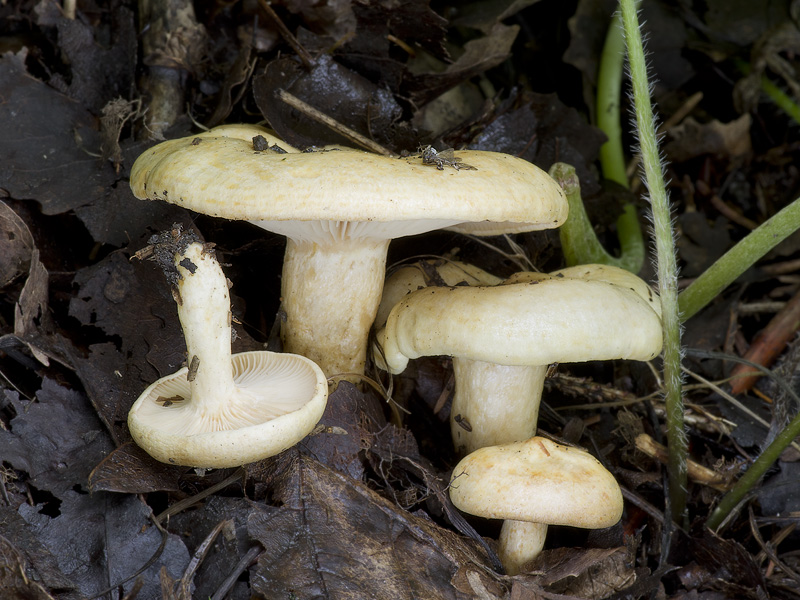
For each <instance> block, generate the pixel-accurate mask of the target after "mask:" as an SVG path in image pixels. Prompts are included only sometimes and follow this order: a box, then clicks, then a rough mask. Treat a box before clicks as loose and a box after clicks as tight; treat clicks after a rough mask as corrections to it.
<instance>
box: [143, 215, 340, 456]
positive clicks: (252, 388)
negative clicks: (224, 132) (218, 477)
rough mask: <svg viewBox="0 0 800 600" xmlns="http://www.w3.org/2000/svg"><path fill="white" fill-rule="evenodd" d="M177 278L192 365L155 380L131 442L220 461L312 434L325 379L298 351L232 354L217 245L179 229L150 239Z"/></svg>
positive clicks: (159, 452)
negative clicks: (202, 241) (205, 242)
mask: <svg viewBox="0 0 800 600" xmlns="http://www.w3.org/2000/svg"><path fill="white" fill-rule="evenodd" d="M151 244H154V251H155V253H156V257H157V259H158V260H159V262H160V263H161V266H162V267H164V268H166V269H167V272H168V277H169V279H170V280H171V282H172V283H173V284H174V285H175V288H174V292H173V294H174V296H175V300H176V302H177V305H178V317H179V318H180V322H181V326H182V327H183V334H184V337H185V339H186V349H187V359H188V366H187V367H184V368H182V369H180V370H179V371H177V372H175V373H173V374H172V375H168V376H166V377H163V378H161V379H159V380H158V381H156V382H155V383H153V384H152V385H150V386H149V387H148V388H147V389H146V390H145V391H144V392H142V394H141V395H140V396H139V398H138V400H136V402H135V403H134V405H133V407H132V408H131V410H130V413H129V414H128V427H129V429H130V432H131V435H132V436H133V439H134V441H135V442H136V443H137V444H138V445H139V446H140V447H142V448H143V449H144V450H145V451H146V452H147V453H148V454H150V455H151V456H152V457H153V458H155V459H156V460H159V461H161V462H165V463H169V464H176V465H184V466H192V467H202V468H211V467H215V468H222V467H232V466H238V465H242V464H245V463H250V462H254V461H257V460H261V459H263V458H267V457H269V456H273V455H275V454H278V453H279V452H281V451H283V450H285V449H286V448H289V447H290V446H293V445H294V444H296V443H297V442H299V441H300V440H301V439H303V438H304V437H305V436H306V435H308V434H309V433H310V432H311V430H312V429H313V428H314V426H315V425H316V424H317V422H318V421H319V419H320V418H321V417H322V413H323V411H324V410H325V405H326V402H327V397H328V384H327V380H326V378H325V375H324V374H323V373H322V370H321V369H320V368H319V367H318V366H317V365H316V364H314V362H313V361H311V360H309V359H308V358H305V357H303V356H298V355H294V354H277V353H273V352H242V353H239V354H235V355H233V356H231V335H232V330H231V312H230V298H229V294H228V282H227V279H226V278H225V275H224V273H223V272H222V269H221V267H220V266H219V263H218V262H217V260H216V258H215V257H214V253H213V251H212V250H210V249H209V248H207V247H206V246H204V245H203V244H201V243H199V242H198V241H196V236H193V235H190V234H187V233H181V231H180V228H173V230H172V231H171V232H167V233H166V234H163V235H162V236H160V237H158V238H156V239H152V240H151Z"/></svg>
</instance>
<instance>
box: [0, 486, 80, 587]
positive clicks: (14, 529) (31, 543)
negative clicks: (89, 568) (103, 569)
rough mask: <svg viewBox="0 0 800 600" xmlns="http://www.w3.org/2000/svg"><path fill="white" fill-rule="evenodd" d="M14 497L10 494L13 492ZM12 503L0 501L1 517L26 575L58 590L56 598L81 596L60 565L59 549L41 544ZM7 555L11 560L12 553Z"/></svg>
mask: <svg viewBox="0 0 800 600" xmlns="http://www.w3.org/2000/svg"><path fill="white" fill-rule="evenodd" d="M12 498H13V496H12ZM16 504H17V503H16V502H15V503H14V505H13V506H6V505H5V504H0V520H2V523H3V528H2V532H3V536H4V537H5V538H6V540H7V541H8V542H11V540H13V544H14V550H16V551H18V552H19V553H20V554H21V555H22V558H23V559H24V561H25V571H24V572H25V575H26V577H28V578H29V579H30V580H33V581H36V582H38V583H41V584H42V585H43V586H45V587H46V588H47V589H49V590H58V591H59V600H62V599H63V600H81V599H80V596H79V595H78V593H77V591H76V589H75V585H74V583H73V582H72V581H71V580H70V579H69V578H68V577H66V576H65V575H64V573H62V572H61V569H60V568H59V562H58V556H59V553H58V552H55V553H51V552H50V550H49V549H48V548H46V547H45V546H44V544H42V542H41V541H39V539H38V538H37V536H36V532H35V531H33V530H32V529H31V528H30V527H29V526H28V524H27V523H26V521H25V519H23V518H22V517H21V516H20V514H19V512H18V511H17V507H16ZM5 556H6V557H7V558H11V560H14V558H15V557H9V555H8V554H6V555H5Z"/></svg>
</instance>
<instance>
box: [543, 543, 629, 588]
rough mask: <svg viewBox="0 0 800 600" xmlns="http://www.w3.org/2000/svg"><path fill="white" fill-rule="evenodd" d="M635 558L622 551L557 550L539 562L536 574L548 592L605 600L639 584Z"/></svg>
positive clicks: (548, 553)
mask: <svg viewBox="0 0 800 600" xmlns="http://www.w3.org/2000/svg"><path fill="white" fill-rule="evenodd" d="M633 563H634V558H633V557H632V556H630V553H629V552H628V550H627V549H626V548H624V547H621V548H608V549H605V548H556V549H554V550H545V551H544V552H542V554H541V555H539V557H538V558H537V559H536V562H535V563H534V566H533V568H532V572H533V573H537V574H540V577H539V578H537V583H539V584H540V585H542V586H543V587H545V586H546V587H547V589H548V590H550V591H553V592H556V593H559V594H567V595H570V596H578V597H580V598H593V599H599V598H606V597H607V596H610V595H611V594H614V593H615V592H618V591H620V590H621V589H624V588H626V587H628V586H630V585H632V584H633V583H634V582H635V581H636V573H635V571H634V569H633Z"/></svg>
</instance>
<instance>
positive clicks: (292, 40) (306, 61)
mask: <svg viewBox="0 0 800 600" xmlns="http://www.w3.org/2000/svg"><path fill="white" fill-rule="evenodd" d="M258 3H259V4H260V5H261V8H263V9H264V12H265V13H267V16H268V17H269V18H270V19H272V22H273V23H275V26H276V27H277V28H278V32H279V33H280V34H281V37H282V38H283V39H284V40H286V43H287V44H289V45H290V46H291V47H292V50H294V51H295V53H296V54H297V56H299V57H300V60H301V61H302V62H303V66H305V68H306V69H310V68H311V67H313V66H314V58H313V57H312V56H311V54H309V53H308V50H306V49H305V48H303V46H302V45H301V44H300V42H298V41H297V38H296V37H294V34H293V33H292V32H291V31H289V28H288V27H286V24H285V23H284V22H283V21H281V18H280V17H279V16H278V15H277V14H276V13H275V11H274V10H272V6H270V3H269V2H267V1H266V0H258Z"/></svg>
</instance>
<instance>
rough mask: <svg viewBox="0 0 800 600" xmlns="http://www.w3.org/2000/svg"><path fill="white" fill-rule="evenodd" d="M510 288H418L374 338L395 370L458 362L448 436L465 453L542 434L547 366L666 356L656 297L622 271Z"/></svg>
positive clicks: (519, 280)
mask: <svg viewBox="0 0 800 600" xmlns="http://www.w3.org/2000/svg"><path fill="white" fill-rule="evenodd" d="M509 281H510V283H508V284H503V285H498V286H493V287H469V286H463V287H430V288H425V289H421V290H417V291H415V292H412V293H410V294H408V295H407V296H405V297H404V298H403V299H402V300H401V301H400V302H399V303H398V304H397V305H396V306H395V307H394V308H393V309H392V311H391V313H390V314H389V317H388V319H387V321H386V325H385V327H384V328H383V329H381V330H380V331H379V332H378V333H377V341H378V344H379V345H380V347H381V348H380V350H376V351H375V359H376V362H378V364H379V366H382V367H384V368H386V369H387V370H389V371H390V372H392V373H400V372H402V371H403V370H404V369H405V367H406V365H407V364H408V360H409V359H411V358H418V357H420V356H433V355H448V356H452V357H453V369H454V374H455V396H454V399H453V407H452V409H451V431H452V435H453V442H454V444H455V446H456V449H457V450H458V451H459V452H462V453H469V452H472V451H474V450H477V449H478V448H482V447H484V446H494V445H497V444H504V443H509V442H518V441H522V440H526V439H528V438H530V437H531V436H533V435H534V434H535V433H536V422H537V419H538V411H539V403H540V401H541V396H542V389H543V387H544V379H545V377H546V374H547V368H548V365H550V364H551V363H556V362H585V361H589V360H601V359H603V360H608V359H629V360H650V359H652V358H655V357H656V356H657V355H658V353H659V352H660V351H661V343H662V332H661V320H660V317H659V314H660V312H659V311H660V304H659V302H658V297H657V296H656V295H655V294H654V293H653V292H652V291H651V290H650V288H649V286H647V284H646V283H645V282H643V281H642V280H641V279H639V278H638V277H636V276H635V275H633V274H631V273H629V272H627V271H625V270H624V269H619V268H617V267H609V266H605V265H581V266H578V267H570V268H568V269H563V270H561V271H558V272H555V273H551V274H550V275H546V274H542V273H528V274H524V275H523V274H519V275H517V276H515V277H512V278H511V279H510V280H509ZM384 361H385V363H384ZM459 419H460V420H459ZM464 421H466V422H467V423H469V425H470V426H469V427H468V428H465V427H463V422H464Z"/></svg>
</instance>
